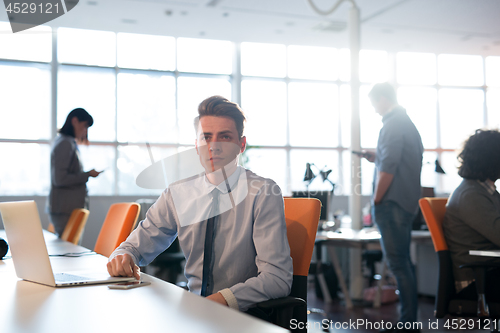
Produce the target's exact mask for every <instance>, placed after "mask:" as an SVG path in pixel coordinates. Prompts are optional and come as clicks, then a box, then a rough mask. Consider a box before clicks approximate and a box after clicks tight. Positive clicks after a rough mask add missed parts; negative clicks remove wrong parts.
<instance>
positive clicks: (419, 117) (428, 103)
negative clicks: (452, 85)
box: [398, 87, 437, 149]
mask: <svg viewBox="0 0 500 333" xmlns="http://www.w3.org/2000/svg"><path fill="white" fill-rule="evenodd" d="M398 101H399V104H401V105H402V106H403V107H404V108H405V109H406V111H407V113H408V116H410V118H411V120H412V121H413V123H414V124H415V126H416V127H417V129H418V132H419V133H420V136H421V137H422V143H423V144H424V147H425V148H428V149H433V148H437V111H436V110H437V91H436V89H435V88H426V87H402V88H399V89H398Z"/></svg>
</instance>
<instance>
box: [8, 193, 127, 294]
mask: <svg viewBox="0 0 500 333" xmlns="http://www.w3.org/2000/svg"><path fill="white" fill-rule="evenodd" d="M0 213H1V215H2V219H3V224H4V228H5V233H6V234H7V240H8V242H9V247H10V252H11V256H12V260H13V262H14V268H15V270H16V274H17V277H18V278H21V279H23V280H27V281H31V282H36V283H40V284H44V285H48V286H52V287H67V286H78V285H88V284H100V283H115V282H126V281H135V278H134V277H110V276H109V274H107V273H100V272H97V273H96V272H78V273H71V272H67V273H57V274H54V272H53V271H52V265H51V263H50V259H49V254H48V252H47V245H46V244H45V239H44V238H43V231H42V223H41V222H40V215H39V214H38V208H37V206H36V203H35V202H34V201H16V202H0Z"/></svg>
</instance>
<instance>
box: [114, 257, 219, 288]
mask: <svg viewBox="0 0 500 333" xmlns="http://www.w3.org/2000/svg"><path fill="white" fill-rule="evenodd" d="M107 268H108V273H109V275H111V276H133V277H135V278H136V279H137V280H140V279H141V275H140V273H139V266H137V265H136V264H135V263H134V260H132V257H131V256H130V255H128V254H119V255H117V256H116V257H114V258H113V259H111V261H109V262H108V264H107ZM221 297H222V295H221ZM223 298H224V297H223Z"/></svg>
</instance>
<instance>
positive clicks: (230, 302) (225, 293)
mask: <svg viewBox="0 0 500 333" xmlns="http://www.w3.org/2000/svg"><path fill="white" fill-rule="evenodd" d="M219 292H220V293H221V295H222V297H224V299H225V300H226V303H227V306H229V307H230V308H231V309H235V310H239V307H238V301H237V300H236V297H234V294H233V292H232V291H231V289H229V288H226V289H222V290H220V291H219Z"/></svg>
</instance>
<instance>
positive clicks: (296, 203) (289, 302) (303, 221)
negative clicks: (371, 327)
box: [257, 198, 321, 332]
mask: <svg viewBox="0 0 500 333" xmlns="http://www.w3.org/2000/svg"><path fill="white" fill-rule="evenodd" d="M284 200H285V219H286V229H287V236H288V243H289V244H290V256H291V257H292V259H293V282H292V290H291V292H290V295H289V296H288V297H284V298H278V299H272V300H269V301H265V302H261V303H259V304H257V306H258V307H260V308H262V309H266V310H269V309H274V311H273V312H272V314H271V321H272V322H273V323H275V324H276V325H279V326H281V327H284V328H287V329H290V320H291V319H297V322H303V323H305V322H307V275H308V274H309V266H310V264H311V257H312V253H313V249H314V241H315V240H316V232H317V230H318V222H319V216H320V212H321V202H320V201H319V200H318V199H315V198H285V199H284ZM295 331H296V332H299V331H304V332H306V331H307V330H299V329H297V330H295Z"/></svg>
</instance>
